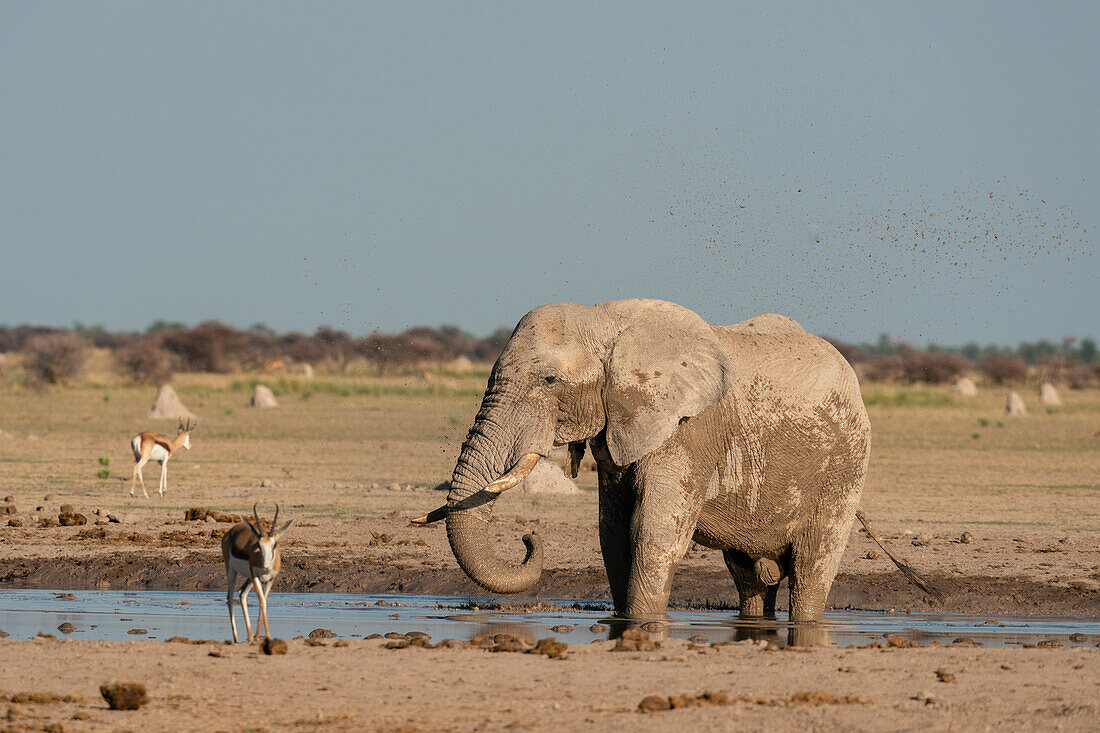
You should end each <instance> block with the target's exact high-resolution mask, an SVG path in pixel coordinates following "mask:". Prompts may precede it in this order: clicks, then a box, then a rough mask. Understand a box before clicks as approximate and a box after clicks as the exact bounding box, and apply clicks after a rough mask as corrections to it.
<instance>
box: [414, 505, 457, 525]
mask: <svg viewBox="0 0 1100 733" xmlns="http://www.w3.org/2000/svg"><path fill="white" fill-rule="evenodd" d="M449 509H450V507H448V506H447V505H446V504H444V505H443V506H441V507H439V508H438V509H433V510H432V511H430V512H428V513H427V514H425V515H424V516H422V517H417V518H416V519H414V520H412V523H413V524H432V523H433V522H438V521H440V520H441V519H446V518H447V512H448V511H449Z"/></svg>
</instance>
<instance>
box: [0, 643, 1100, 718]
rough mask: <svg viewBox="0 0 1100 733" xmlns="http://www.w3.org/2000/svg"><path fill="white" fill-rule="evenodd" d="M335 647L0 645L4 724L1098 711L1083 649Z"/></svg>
mask: <svg viewBox="0 0 1100 733" xmlns="http://www.w3.org/2000/svg"><path fill="white" fill-rule="evenodd" d="M334 643H335V640H328V642H327V645H326V646H323V647H321V646H316V647H311V646H307V643H306V642H305V641H291V642H289V645H288V647H289V648H288V651H287V654H286V655H285V656H267V655H264V654H263V653H260V652H259V651H258V650H257V648H256V647H255V646H249V645H245V644H241V645H237V646H225V645H223V644H221V643H216V644H196V645H190V644H179V643H165V642H114V643H111V642H96V641H70V640H48V639H37V640H34V641H25V642H0V656H2V657H3V659H4V664H3V665H0V690H2V695H0V700H3V701H4V702H3V703H0V716H3V717H0V728H3V729H4V730H11V731H21V730H34V731H43V730H53V731H56V730H65V731H85V730H89V731H104V730H119V729H128V730H200V731H207V730H251V731H276V730H369V731H374V730H378V731H404V732H407V733H411V732H412V731H437V730H439V731H467V730H601V731H618V730H622V731H635V730H644V731H648V730H652V731H665V730H672V729H679V730H699V731H712V730H713V731H724V730H734V729H737V730H742V729H744V730H868V731H870V730H876V731H877V730H948V729H952V730H982V729H985V730H990V729H996V730H1038V729H1048V730H1054V729H1057V730H1067V731H1069V730H1095V723H1096V714H1097V713H1098V712H1100V705H1098V704H1097V702H1096V701H1097V699H1098V692H1100V690H1098V689H1097V688H1098V685H1100V649H1095V648H1083V647H1074V648H1053V649H1047V648H1038V649H1008V648H949V647H921V648H915V649H912V648H899V649H894V648H885V649H835V648H821V647H818V648H812V649H786V650H783V649H774V648H772V649H769V648H768V647H767V646H766V645H763V644H759V643H754V642H751V641H748V642H741V643H734V644H729V645H725V646H712V645H708V646H696V645H690V644H689V643H688V642H684V641H680V640H671V641H668V642H665V643H663V644H662V645H661V646H660V647H659V648H656V649H654V650H652V651H634V652H615V651H612V649H613V648H614V646H615V642H609V641H602V642H595V643H592V644H581V645H572V646H570V647H568V649H567V651H566V658H564V659H554V658H549V657H547V656H543V655H540V654H530V653H519V652H513V653H509V652H504V653H493V652H490V651H486V650H482V649H471V648H437V649H424V648H417V647H408V648H403V649H387V648H385V644H386V643H387V642H386V641H385V640H384V639H378V640H370V641H360V640H351V641H349V642H347V644H348V645H347V646H346V647H336V646H334ZM693 647H695V648H693ZM114 681H140V682H142V683H143V684H144V685H145V686H146V688H147V691H148V697H149V702H148V704H147V705H146V706H145V707H143V708H141V709H140V710H138V711H111V710H108V709H107V705H106V703H105V702H104V701H103V699H102V698H101V696H100V693H99V685H100V684H103V683H109V682H114ZM708 692H709V693H711V694H710V695H709V697H704V698H703V700H701V701H700V700H698V697H699V696H700V695H703V694H704V693H708ZM33 693H39V695H38V696H37V698H36V697H35V696H33V695H32V694H33ZM42 693H46V694H45V695H42ZM50 694H52V695H55V696H59V697H62V698H64V697H66V696H68V699H69V700H70V701H68V702H66V701H64V700H63V699H62V700H56V699H55V700H51V699H50V697H49V695H50ZM723 695H724V696H725V699H724V700H723V697H722V696H723ZM649 696H655V697H659V698H663V700H664V702H663V703H662V702H661V701H660V700H657V701H652V700H651V701H650V704H654V703H656V704H655V707H665V706H666V705H667V704H668V698H669V697H670V696H680V697H681V698H682V699H680V700H676V701H675V702H676V703H677V704H678V705H679V707H677V708H676V709H672V710H657V711H655V712H650V713H642V712H640V711H639V710H638V708H639V704H640V703H641V702H642V700H643V699H645V698H647V697H649ZM689 698H691V700H690V701H689ZM35 699H37V700H38V702H33V700H35ZM19 700H30V701H28V702H18V701H19ZM689 702H693V703H700V702H701V703H702V704H694V705H691V706H687V705H685V703H689ZM707 703H717V704H709V705H708V704H707ZM5 708H6V710H5Z"/></svg>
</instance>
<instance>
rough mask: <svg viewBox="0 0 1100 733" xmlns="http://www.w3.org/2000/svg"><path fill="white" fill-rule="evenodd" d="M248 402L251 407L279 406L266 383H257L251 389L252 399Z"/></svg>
mask: <svg viewBox="0 0 1100 733" xmlns="http://www.w3.org/2000/svg"><path fill="white" fill-rule="evenodd" d="M248 404H249V405H250V406H251V407H262V408H268V407H278V406H279V403H278V402H277V401H276V400H275V393H274V392H272V391H271V387H268V386H267V385H266V384H257V385H256V386H255V387H254V388H253V389H252V401H251V402H249V403H248Z"/></svg>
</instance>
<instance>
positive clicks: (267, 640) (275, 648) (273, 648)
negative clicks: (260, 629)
mask: <svg viewBox="0 0 1100 733" xmlns="http://www.w3.org/2000/svg"><path fill="white" fill-rule="evenodd" d="M260 649H262V650H263V653H264V654H267V655H269V656H270V655H272V654H286V642H285V641H283V640H282V639H272V638H271V637H270V636H268V637H264V643H263V644H261V645H260Z"/></svg>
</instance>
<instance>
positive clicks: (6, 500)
mask: <svg viewBox="0 0 1100 733" xmlns="http://www.w3.org/2000/svg"><path fill="white" fill-rule="evenodd" d="M4 501H5V502H7V503H8V504H11V503H12V502H13V501H15V497H14V496H5V497H4Z"/></svg>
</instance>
